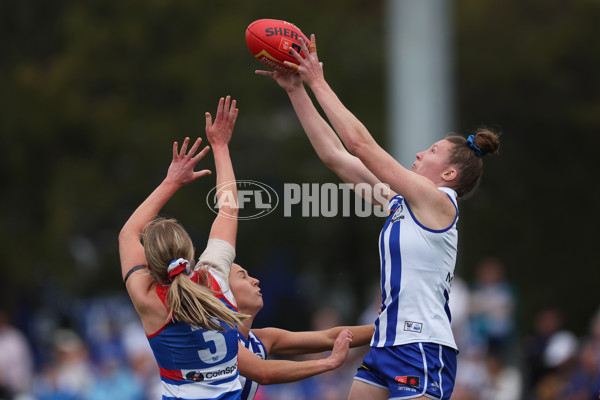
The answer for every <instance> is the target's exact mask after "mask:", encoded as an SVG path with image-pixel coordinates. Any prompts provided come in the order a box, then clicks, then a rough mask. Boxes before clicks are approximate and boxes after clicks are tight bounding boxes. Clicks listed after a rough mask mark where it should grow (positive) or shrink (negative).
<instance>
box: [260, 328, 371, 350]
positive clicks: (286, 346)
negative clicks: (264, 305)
mask: <svg viewBox="0 0 600 400" xmlns="http://www.w3.org/2000/svg"><path fill="white" fill-rule="evenodd" d="M345 329H346V330H349V331H350V332H351V333H352V343H350V347H358V346H364V345H366V344H369V342H370V341H371V337H372V336H373V333H374V329H373V325H359V326H338V327H335V328H331V329H327V330H323V331H307V332H291V331H286V330H284V329H278V328H263V329H253V330H252V332H253V333H254V334H255V335H256V336H257V337H258V338H259V339H260V340H261V342H263V344H264V345H265V347H266V349H267V354H273V355H297V354H309V353H320V352H322V351H327V350H331V348H332V347H333V346H334V343H335V340H336V338H337V337H338V335H339V334H340V332H342V331H343V330H345Z"/></svg>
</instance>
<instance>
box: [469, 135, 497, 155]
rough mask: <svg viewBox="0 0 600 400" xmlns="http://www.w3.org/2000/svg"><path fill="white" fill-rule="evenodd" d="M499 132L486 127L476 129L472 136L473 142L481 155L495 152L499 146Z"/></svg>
mask: <svg viewBox="0 0 600 400" xmlns="http://www.w3.org/2000/svg"><path fill="white" fill-rule="evenodd" d="M499 136H500V134H499V133H495V132H493V131H492V130H490V129H488V128H481V129H478V130H477V132H476V133H475V137H474V138H473V142H474V144H475V145H476V146H477V147H478V148H479V149H480V150H481V153H482V156H485V155H486V154H496V153H498V149H499V147H500V139H499Z"/></svg>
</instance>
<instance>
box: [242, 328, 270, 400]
mask: <svg viewBox="0 0 600 400" xmlns="http://www.w3.org/2000/svg"><path fill="white" fill-rule="evenodd" d="M238 340H239V341H240V342H241V343H242V344H243V345H244V347H245V348H247V349H248V350H250V351H251V352H253V353H254V354H256V355H257V356H258V357H260V358H262V359H263V360H266V359H267V349H266V347H265V345H264V344H263V342H262V341H261V340H260V339H259V338H258V337H257V336H256V335H255V334H254V333H252V331H250V333H249V334H248V339H246V338H245V337H244V335H242V334H241V333H240V332H239V331H238ZM239 379H240V383H241V384H242V400H253V399H254V396H256V391H257V390H258V386H259V385H258V383H257V382H254V381H251V380H250V379H247V378H246V377H244V376H242V375H240V376H239Z"/></svg>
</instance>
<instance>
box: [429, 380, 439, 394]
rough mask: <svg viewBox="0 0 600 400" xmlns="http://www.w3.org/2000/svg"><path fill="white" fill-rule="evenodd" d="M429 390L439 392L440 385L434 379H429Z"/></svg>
mask: <svg viewBox="0 0 600 400" xmlns="http://www.w3.org/2000/svg"><path fill="white" fill-rule="evenodd" d="M429 390H431V391H432V392H439V390H440V385H438V383H437V382H436V381H431V384H430V385H429Z"/></svg>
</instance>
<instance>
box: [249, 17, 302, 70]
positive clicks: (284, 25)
mask: <svg viewBox="0 0 600 400" xmlns="http://www.w3.org/2000/svg"><path fill="white" fill-rule="evenodd" d="M300 38H302V40H304V42H305V43H310V40H309V39H308V38H307V37H306V36H305V35H304V34H303V33H302V31H301V30H300V28H298V27H297V26H296V25H294V24H292V23H290V22H286V21H281V20H278V19H259V20H257V21H254V22H253V23H251V24H250V25H249V26H248V29H246V45H247V46H248V49H250V52H251V53H252V55H253V56H254V57H256V59H257V60H258V61H260V62H261V63H262V64H264V65H266V66H267V67H269V68H271V69H274V70H277V71H281V72H289V73H293V72H296V69H294V68H289V67H286V66H285V65H283V62H284V61H289V62H291V63H294V64H298V60H296V59H295V58H294V56H293V55H292V54H291V53H290V49H294V50H296V51H297V52H298V53H300V55H301V56H302V57H303V58H306V55H305V54H303V52H302V50H301V47H300Z"/></svg>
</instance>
